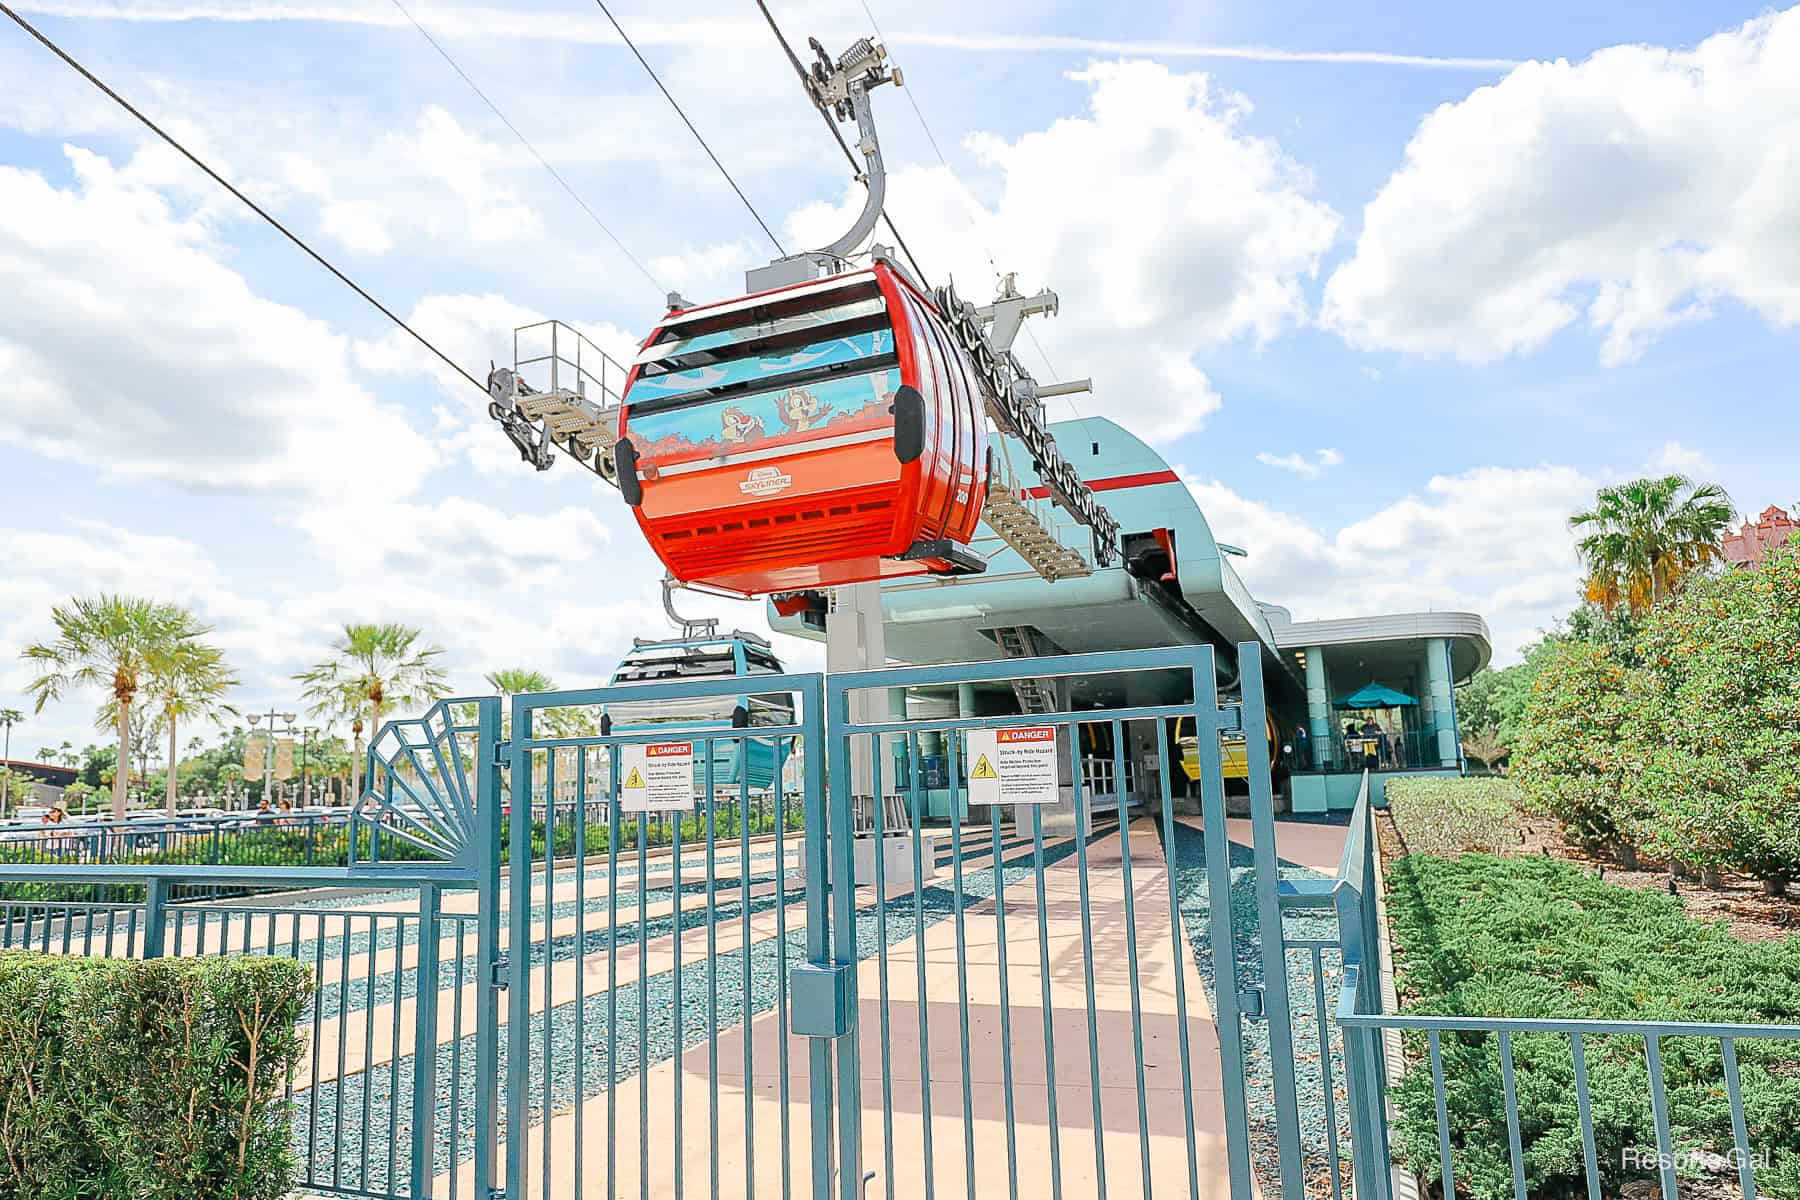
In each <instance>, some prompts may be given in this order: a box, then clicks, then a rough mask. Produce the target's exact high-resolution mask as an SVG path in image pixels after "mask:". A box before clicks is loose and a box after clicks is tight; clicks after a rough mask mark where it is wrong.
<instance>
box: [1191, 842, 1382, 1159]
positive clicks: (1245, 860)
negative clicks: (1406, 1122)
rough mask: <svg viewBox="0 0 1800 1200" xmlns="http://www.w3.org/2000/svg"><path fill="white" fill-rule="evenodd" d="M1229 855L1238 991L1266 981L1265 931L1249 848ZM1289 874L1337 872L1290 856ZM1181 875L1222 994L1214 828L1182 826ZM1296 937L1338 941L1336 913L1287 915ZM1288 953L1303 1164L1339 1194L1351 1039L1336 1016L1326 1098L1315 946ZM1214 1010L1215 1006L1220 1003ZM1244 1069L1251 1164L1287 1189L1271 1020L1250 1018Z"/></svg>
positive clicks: (1329, 983)
mask: <svg viewBox="0 0 1800 1200" xmlns="http://www.w3.org/2000/svg"><path fill="white" fill-rule="evenodd" d="M1230 863H1231V924H1232V945H1233V950H1234V951H1235V954H1236V959H1237V964H1236V965H1237V978H1238V987H1239V990H1244V989H1248V988H1254V987H1258V986H1260V985H1261V984H1262V982H1263V969H1262V937H1261V935H1260V934H1259V932H1258V927H1257V918H1256V868H1255V866H1254V860H1253V855H1252V852H1251V850H1250V848H1249V847H1248V846H1240V845H1237V844H1236V843H1233V844H1232V845H1231V848H1230ZM1280 874H1281V878H1283V879H1329V878H1331V876H1329V875H1327V874H1324V873H1322V872H1319V871H1315V870H1312V869H1311V868H1308V867H1303V866H1297V865H1295V864H1293V863H1288V862H1283V863H1282V864H1281V866H1280ZM1175 876H1176V888H1177V898H1178V903H1179V908H1180V912H1181V923H1182V928H1183V930H1184V931H1185V932H1186V934H1187V938H1188V943H1189V945H1190V946H1191V947H1192V948H1193V952H1194V958H1195V961H1196V963H1197V965H1198V967H1199V973H1200V977H1201V979H1203V980H1204V981H1205V983H1206V990H1207V995H1208V997H1209V999H1210V998H1213V997H1214V996H1215V995H1216V986H1215V982H1214V974H1213V951H1212V934H1211V929H1210V926H1209V924H1208V921H1209V919H1210V914H1211V911H1212V909H1211V904H1210V902H1209V897H1208V891H1207V881H1206V836H1205V834H1204V833H1202V832H1201V831H1200V830H1198V829H1195V828H1193V827H1191V826H1188V825H1183V824H1177V825H1176V826H1175ZM1284 920H1285V926H1284V928H1285V930H1286V935H1287V938H1288V939H1289V940H1292V939H1296V938H1302V939H1305V938H1316V939H1320V940H1325V941H1335V940H1336V938H1337V920H1336V918H1335V917H1332V916H1330V915H1326V914H1317V915H1315V914H1311V913H1293V912H1290V913H1288V914H1286V915H1285V917H1284ZM1287 961H1288V1007H1289V1013H1290V1020H1291V1025H1292V1030H1293V1046H1292V1048H1291V1052H1292V1054H1293V1058H1294V1075H1295V1090H1296V1092H1297V1093H1298V1097H1297V1098H1298V1108H1299V1113H1300V1151H1301V1162H1302V1169H1303V1172H1304V1176H1305V1179H1306V1180H1307V1183H1308V1186H1309V1188H1312V1189H1316V1190H1323V1191H1325V1193H1326V1194H1333V1192H1331V1191H1330V1190H1327V1189H1330V1188H1331V1158H1332V1154H1331V1151H1332V1145H1331V1140H1330V1126H1331V1124H1332V1123H1333V1122H1332V1120H1331V1119H1330V1117H1335V1118H1336V1120H1335V1124H1336V1125H1337V1150H1338V1154H1339V1156H1340V1158H1341V1160H1342V1170H1343V1171H1344V1172H1345V1173H1344V1178H1345V1179H1346V1180H1347V1179H1348V1174H1347V1170H1348V1159H1349V1153H1350V1124H1349V1102H1348V1097H1347V1095H1346V1092H1345V1088H1344V1056H1343V1046H1342V1043H1341V1041H1340V1040H1339V1039H1338V1038H1337V1034H1336V1023H1335V1022H1330V1023H1329V1028H1328V1030H1327V1035H1326V1040H1327V1042H1328V1043H1329V1044H1330V1056H1329V1061H1330V1071H1331V1084H1332V1086H1331V1092H1332V1098H1331V1105H1330V1109H1329V1116H1328V1107H1327V1103H1326V1094H1325V1093H1326V1089H1325V1072H1324V1065H1325V1061H1326V1060H1325V1056H1323V1055H1322V1054H1321V1052H1320V1037H1319V1023H1318V1019H1319V1008H1318V1003H1317V995H1316V992H1315V977H1314V973H1313V960H1312V954H1311V952H1310V951H1309V950H1292V949H1290V950H1289V951H1288V953H1287ZM1321 966H1322V968H1323V976H1324V978H1323V983H1324V993H1325V1006H1326V1012H1327V1014H1329V1012H1330V1009H1331V1006H1332V1005H1333V1003H1334V1002H1335V1000H1336V997H1337V989H1338V984H1339V982H1340V980H1341V977H1342V974H1343V971H1342V964H1341V958H1340V956H1339V954H1338V952H1337V951H1336V950H1326V951H1324V952H1323V953H1322V955H1321ZM1215 1011H1216V1009H1215ZM1243 1028H1244V1060H1245V1061H1244V1075H1245V1093H1246V1102H1247V1106H1248V1109H1249V1116H1250V1138H1251V1148H1250V1157H1251V1164H1252V1167H1253V1168H1254V1170H1255V1171H1256V1174H1257V1177H1258V1179H1259V1181H1260V1182H1261V1184H1262V1187H1263V1192H1264V1194H1265V1195H1278V1194H1280V1179H1281V1176H1280V1160H1279V1153H1278V1148H1277V1145H1276V1132H1275V1128H1276V1126H1275V1085H1274V1076H1273V1074H1272V1070H1271V1066H1270V1058H1269V1053H1270V1048H1269V1025H1268V1022H1267V1021H1245V1022H1244V1023H1243Z"/></svg>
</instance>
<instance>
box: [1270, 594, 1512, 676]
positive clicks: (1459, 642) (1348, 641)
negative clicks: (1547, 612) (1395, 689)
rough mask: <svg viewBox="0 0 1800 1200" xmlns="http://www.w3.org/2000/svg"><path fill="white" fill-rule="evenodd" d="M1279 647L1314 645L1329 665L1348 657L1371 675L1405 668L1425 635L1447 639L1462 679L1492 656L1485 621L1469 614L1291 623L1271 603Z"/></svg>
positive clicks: (1414, 658) (1388, 615)
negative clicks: (1324, 654)
mask: <svg viewBox="0 0 1800 1200" xmlns="http://www.w3.org/2000/svg"><path fill="white" fill-rule="evenodd" d="M1264 611H1265V612H1267V613H1268V615H1269V626H1270V628H1271V629H1272V630H1273V631H1274V634H1275V645H1276V647H1277V649H1280V650H1282V651H1294V650H1306V649H1309V648H1312V647H1315V646H1316V647H1319V648H1321V649H1324V650H1325V651H1326V652H1327V655H1326V657H1327V658H1328V659H1329V660H1330V661H1331V662H1333V663H1339V662H1342V661H1344V660H1345V659H1350V658H1354V659H1355V660H1356V661H1357V662H1358V663H1360V664H1362V665H1363V666H1365V667H1366V668H1367V669H1368V670H1369V671H1371V672H1372V673H1373V674H1374V675H1379V674H1382V673H1384V672H1387V671H1389V670H1390V669H1391V668H1406V669H1410V668H1411V666H1412V665H1413V663H1415V662H1416V661H1417V658H1418V653H1419V647H1420V646H1421V645H1423V643H1424V642H1425V641H1427V640H1428V639H1431V638H1443V639H1445V640H1446V641H1448V642H1449V643H1450V661H1451V664H1452V666H1453V668H1454V670H1455V674H1456V678H1457V680H1459V681H1460V680H1463V679H1467V678H1468V677H1469V676H1471V675H1473V674H1474V673H1475V672H1476V671H1479V670H1480V669H1481V668H1482V667H1485V666H1487V664H1488V660H1489V659H1491V658H1492V657H1493V655H1494V647H1493V638H1492V636H1491V635H1490V634H1489V633H1488V627H1487V622H1486V621H1484V620H1482V619H1481V616H1480V614H1478V613H1471V612H1417V613H1385V614H1382V615H1379V616H1369V617H1340V618H1337V619H1335V620H1329V621H1293V620H1288V619H1287V614H1286V613H1285V612H1284V611H1283V610H1281V609H1278V608H1275V607H1273V606H1266V607H1265V609H1264Z"/></svg>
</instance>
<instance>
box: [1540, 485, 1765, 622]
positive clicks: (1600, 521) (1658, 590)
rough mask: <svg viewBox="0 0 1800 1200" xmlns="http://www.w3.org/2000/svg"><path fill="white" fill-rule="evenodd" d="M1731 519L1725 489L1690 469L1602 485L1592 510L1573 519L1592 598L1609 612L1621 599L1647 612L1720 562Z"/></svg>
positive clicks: (1633, 609)
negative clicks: (1694, 476) (1693, 476)
mask: <svg viewBox="0 0 1800 1200" xmlns="http://www.w3.org/2000/svg"><path fill="white" fill-rule="evenodd" d="M1731 518H1732V507H1731V498H1730V497H1729V496H1727V495H1726V494H1725V489H1724V488H1722V487H1720V486H1719V485H1718V484H1716V483H1702V484H1695V483H1693V482H1692V481H1691V480H1689V479H1688V478H1687V477H1686V476H1684V475H1664V476H1662V477H1660V478H1655V479H1648V478H1646V479H1633V480H1631V481H1630V482H1628V483H1621V484H1618V485H1616V486H1613V487H1603V488H1601V489H1600V490H1599V492H1598V493H1596V495H1595V497H1594V507H1593V508H1591V509H1588V510H1586V511H1584V512H1578V513H1576V514H1575V515H1574V516H1572V517H1570V518H1569V525H1570V527H1571V528H1572V529H1574V530H1575V531H1576V532H1577V533H1580V534H1581V535H1582V537H1581V540H1580V541H1579V542H1578V543H1577V545H1576V548H1577V549H1578V550H1579V551H1580V553H1581V557H1582V561H1583V562H1584V563H1585V564H1586V568H1587V597H1588V599H1590V600H1592V601H1593V602H1594V603H1596V604H1598V605H1599V606H1600V607H1601V609H1602V610H1603V611H1604V612H1607V613H1611V612H1612V611H1613V610H1614V609H1616V608H1617V607H1618V606H1619V605H1620V604H1621V603H1622V604H1624V605H1625V607H1626V608H1627V609H1628V610H1630V612H1631V613H1632V614H1634V615H1635V614H1638V613H1643V612H1648V611H1649V610H1650V609H1652V608H1654V607H1655V606H1656V604H1657V603H1658V602H1659V601H1661V600H1662V599H1663V598H1664V597H1666V596H1669V595H1671V594H1673V593H1674V591H1675V589H1676V588H1677V587H1679V586H1680V585H1681V581H1682V580H1683V579H1684V578H1686V577H1687V576H1688V575H1690V574H1692V573H1693V572H1694V571H1697V570H1699V569H1701V568H1703V567H1705V566H1707V565H1708V564H1710V563H1714V562H1717V561H1719V559H1720V556H1721V551H1720V539H1721V538H1722V537H1724V535H1725V529H1726V527H1727V526H1728V525H1730V523H1731Z"/></svg>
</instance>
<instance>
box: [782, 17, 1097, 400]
mask: <svg viewBox="0 0 1800 1200" xmlns="http://www.w3.org/2000/svg"><path fill="white" fill-rule="evenodd" d="M759 3H760V0H759ZM857 3H859V4H861V5H862V10H863V15H864V16H866V17H868V18H869V24H870V26H871V27H873V28H874V30H875V36H877V37H879V38H881V39H882V40H883V41H886V40H887V35H886V34H884V33H882V31H881V22H880V21H878V20H876V19H875V10H874V9H872V8H870V7H869V0H857ZM789 57H790V58H791V57H792V55H789ZM900 90H901V91H903V92H905V93H906V102H907V103H908V104H909V105H911V106H912V110H913V116H915V117H917V118H918V119H919V128H920V129H922V130H924V131H925V140H926V141H927V142H930V143H931V152H932V153H933V154H935V155H937V160H938V163H939V165H941V166H942V167H943V168H944V170H945V171H948V172H949V173H950V178H951V180H952V181H953V182H954V183H955V184H956V185H957V186H958V187H959V188H962V189H963V190H964V191H965V192H966V191H968V189H967V188H966V187H964V186H963V182H962V179H961V178H960V177H959V176H958V175H957V173H956V168H955V167H953V166H951V165H950V160H949V159H948V158H946V157H944V150H943V147H941V146H939V145H938V140H937V135H936V134H935V133H933V132H932V131H931V122H929V121H927V120H926V119H925V110H924V109H923V108H921V107H919V101H918V97H917V94H916V93H917V91H918V89H917V88H916V87H906V88H901V89H900ZM963 219H964V220H966V221H968V223H969V231H970V232H971V233H973V234H974V235H975V240H976V243H977V244H978V245H980V247H981V253H982V254H983V256H985V257H986V258H987V261H988V266H989V267H991V268H993V272H994V277H995V278H996V279H999V278H1001V277H1002V272H1001V270H1000V264H999V263H997V262H995V261H994V251H993V247H991V246H989V245H988V242H987V239H986V238H984V237H982V235H981V227H980V226H979V225H977V224H976V223H975V214H974V213H972V212H970V211H969V210H968V208H967V206H964V208H963ZM890 227H891V226H890ZM1024 329H1025V336H1027V337H1029V338H1030V339H1031V344H1032V345H1033V346H1034V347H1036V348H1037V352H1038V357H1039V358H1041V359H1043V360H1044V369H1045V370H1047V371H1049V372H1050V377H1051V378H1052V379H1056V378H1060V373H1059V372H1058V371H1057V369H1056V365H1055V364H1054V363H1052V362H1051V361H1050V355H1049V354H1047V353H1045V351H1044V344H1043V343H1042V342H1040V341H1038V335H1037V331H1036V330H1035V329H1033V328H1032V327H1031V326H1030V325H1029V324H1027V325H1025V326H1024ZM1064 399H1066V400H1067V401H1068V404H1069V409H1070V411H1072V412H1073V413H1074V414H1075V415H1076V416H1077V417H1079V416H1081V409H1080V407H1079V406H1077V405H1076V403H1075V398H1074V397H1073V396H1066V397H1064Z"/></svg>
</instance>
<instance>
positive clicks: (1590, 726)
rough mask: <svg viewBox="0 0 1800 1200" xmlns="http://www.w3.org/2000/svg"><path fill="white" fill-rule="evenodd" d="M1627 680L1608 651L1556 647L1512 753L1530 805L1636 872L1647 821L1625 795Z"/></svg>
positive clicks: (1536, 683)
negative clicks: (1643, 825) (1642, 821)
mask: <svg viewBox="0 0 1800 1200" xmlns="http://www.w3.org/2000/svg"><path fill="white" fill-rule="evenodd" d="M1626 674H1627V671H1626V668H1625V666H1624V665H1623V664H1622V663H1620V662H1619V659H1618V656H1617V655H1615V654H1614V653H1613V651H1612V649H1611V648H1610V647H1608V646H1598V645H1593V644H1591V643H1587V642H1577V641H1565V642H1556V643H1553V644H1552V649H1551V651H1550V654H1549V658H1548V661H1547V662H1545V663H1544V664H1543V667H1542V669H1541V670H1540V671H1539V672H1538V675H1537V678H1536V679H1535V680H1533V681H1532V685H1531V696H1530V699H1529V700H1528V701H1527V703H1526V708H1525V713H1524V716H1523V718H1522V719H1521V722H1520V726H1521V729H1520V733H1519V736H1518V738H1517V740H1516V741H1515V743H1514V744H1513V745H1512V746H1511V747H1510V749H1511V751H1512V777H1513V778H1514V779H1515V780H1517V781H1518V783H1519V786H1520V788H1521V789H1523V791H1524V794H1525V796H1526V797H1527V799H1528V800H1530V801H1531V802H1532V803H1533V804H1534V805H1535V806H1536V807H1538V808H1539V809H1541V810H1542V811H1545V812H1548V813H1549V814H1550V815H1551V816H1553V817H1555V818H1556V819H1557V821H1558V822H1559V823H1560V824H1561V825H1562V827H1563V830H1564V832H1565V834H1566V835H1567V836H1568V837H1569V839H1570V840H1571V841H1573V842H1575V843H1576V844H1578V845H1580V846H1582V847H1584V848H1585V849H1588V850H1591V851H1594V852H1597V853H1609V854H1613V855H1616V856H1617V857H1618V859H1619V861H1620V862H1621V863H1623V864H1624V865H1625V866H1626V867H1627V868H1630V869H1635V868H1636V866H1637V840H1636V838H1637V835H1638V833H1639V831H1640V828H1641V826H1640V822H1639V820H1638V818H1639V816H1640V815H1641V814H1640V812H1639V811H1638V809H1637V808H1636V807H1634V806H1633V804H1632V803H1630V802H1629V800H1628V798H1627V797H1626V795H1625V784H1626V780H1627V778H1628V776H1629V774H1630V772H1631V761H1630V758H1629V754H1628V750H1627V745H1626V737H1625V733H1626V730H1625V726H1626V724H1627V721H1628V717H1629V706H1628V704H1627V701H1626V697H1625V679H1626Z"/></svg>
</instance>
